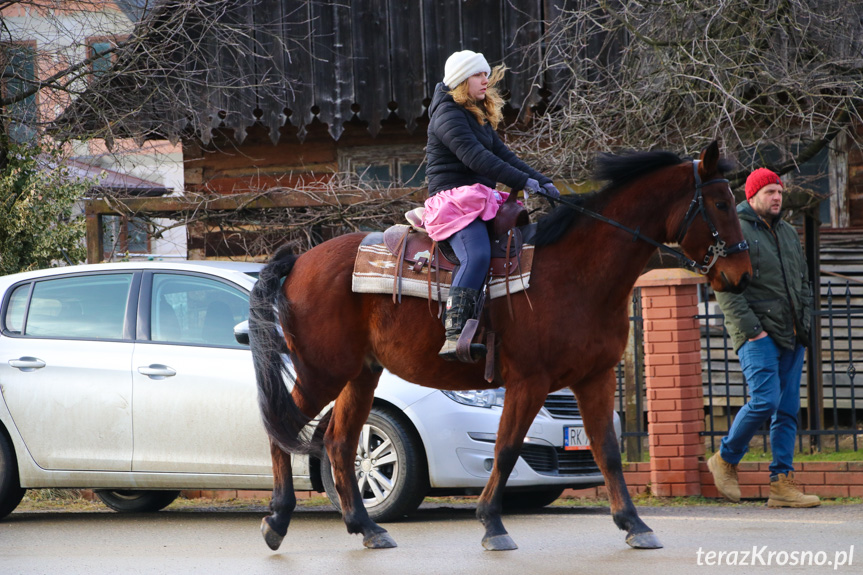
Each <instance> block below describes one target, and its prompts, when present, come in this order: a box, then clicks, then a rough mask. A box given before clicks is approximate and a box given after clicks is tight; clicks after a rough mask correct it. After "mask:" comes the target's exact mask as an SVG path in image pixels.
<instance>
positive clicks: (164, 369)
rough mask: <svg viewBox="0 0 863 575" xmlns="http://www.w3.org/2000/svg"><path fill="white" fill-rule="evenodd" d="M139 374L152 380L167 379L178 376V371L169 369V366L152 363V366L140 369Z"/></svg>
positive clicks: (144, 366) (143, 366)
mask: <svg viewBox="0 0 863 575" xmlns="http://www.w3.org/2000/svg"><path fill="white" fill-rule="evenodd" d="M138 373H140V374H141V375H146V376H147V377H149V378H151V379H165V378H166V377H173V376H175V375H177V370H176V369H174V368H172V367H168V366H167V365H162V364H161V363H151V364H150V365H142V366H141V367H139V368H138Z"/></svg>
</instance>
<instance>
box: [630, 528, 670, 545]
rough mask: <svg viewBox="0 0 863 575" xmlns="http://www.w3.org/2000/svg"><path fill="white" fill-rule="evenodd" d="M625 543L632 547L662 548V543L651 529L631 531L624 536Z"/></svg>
mask: <svg viewBox="0 0 863 575" xmlns="http://www.w3.org/2000/svg"><path fill="white" fill-rule="evenodd" d="M626 543H627V545H629V546H630V547H632V548H634V549H662V543H660V542H659V539H658V538H657V537H656V535H655V534H654V533H653V531H645V532H644V533H633V534H632V535H630V536H629V537H627V538H626Z"/></svg>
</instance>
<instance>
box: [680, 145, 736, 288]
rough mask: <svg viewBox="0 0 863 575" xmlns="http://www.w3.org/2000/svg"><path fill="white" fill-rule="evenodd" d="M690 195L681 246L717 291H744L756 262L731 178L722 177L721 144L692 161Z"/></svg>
mask: <svg viewBox="0 0 863 575" xmlns="http://www.w3.org/2000/svg"><path fill="white" fill-rule="evenodd" d="M688 181H689V182H691V183H690V187H689V189H693V188H694V194H693V195H691V196H689V197H688V199H687V202H688V203H687V206H686V207H685V208H684V207H683V202H681V211H682V210H683V209H686V212H685V213H684V215H683V217H682V218H681V219H679V220H678V219H677V218H674V220H675V221H679V222H680V223H679V225H678V231H677V234H676V235H677V241H678V243H679V244H680V248H681V249H682V250H683V252H684V253H685V254H686V255H687V256H688V257H690V258H692V259H693V260H694V261H695V262H696V263H698V267H697V271H699V272H700V273H702V274H704V275H705V276H706V277H707V279H708V281H709V282H710V286H711V287H712V288H713V289H714V290H716V291H730V292H733V293H740V292H742V291H743V290H745V289H746V287H747V286H748V285H749V281H750V279H751V277H752V264H751V262H750V261H749V251H748V246H747V244H746V241H745V240H744V238H743V231H742V230H741V228H740V220H739V219H738V218H737V209H736V203H735V201H734V195H733V194H732V193H731V188H730V186H729V185H728V180H727V179H725V178H723V177H722V168H721V166H720V161H719V144H718V143H717V142H715V141H714V142H713V143H711V144H710V145H709V146H708V147H707V148H705V149H704V151H702V152H701V157H700V159H699V160H696V161H694V162H692V168H691V169H690V171H689V175H688Z"/></svg>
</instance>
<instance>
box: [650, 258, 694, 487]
mask: <svg viewBox="0 0 863 575" xmlns="http://www.w3.org/2000/svg"><path fill="white" fill-rule="evenodd" d="M703 282H704V278H702V277H701V276H698V275H696V274H694V273H691V272H688V271H686V270H681V269H668V270H666V269H662V270H652V271H650V272H648V273H646V274H644V275H643V276H641V277H640V278H639V280H638V282H637V283H636V284H635V285H636V287H640V288H641V302H642V304H641V305H642V317H643V318H644V371H645V376H646V381H645V385H646V388H647V431H648V433H649V435H650V483H651V492H652V493H653V494H654V495H658V496H662V497H670V496H688V495H701V479H700V475H699V470H698V464H699V460H700V459H702V458H703V455H704V441H703V438H702V437H701V435H700V433H701V432H702V431H703V430H704V392H703V390H702V387H701V386H702V383H701V336H700V333H699V328H698V320H696V319H695V316H696V315H697V314H698V292H697V286H698V284H700V283H703Z"/></svg>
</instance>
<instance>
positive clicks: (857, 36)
mask: <svg viewBox="0 0 863 575" xmlns="http://www.w3.org/2000/svg"><path fill="white" fill-rule="evenodd" d="M543 42H544V43H545V46H546V51H545V52H544V53H545V60H544V62H543V67H542V70H541V73H544V74H546V77H552V78H553V79H554V81H553V83H554V84H555V85H554V91H553V94H552V96H551V99H550V102H549V107H548V113H546V114H544V115H539V116H538V117H536V118H535V120H534V122H533V123H532V125H531V126H530V129H529V130H528V131H527V132H526V134H525V135H527V136H529V137H528V138H526V139H524V140H522V142H521V146H520V148H521V150H522V152H523V153H526V154H530V153H531V151H535V150H538V149H539V150H542V149H547V148H548V146H550V145H553V146H554V147H555V150H556V151H557V153H555V154H553V155H552V154H542V153H539V154H536V157H537V161H544V162H546V165H547V167H548V168H549V169H550V170H553V171H554V172H556V173H557V174H560V175H564V176H566V177H571V178H584V177H586V174H587V169H588V167H589V166H590V163H591V158H592V157H593V156H594V155H595V153H596V152H598V151H607V150H611V149H620V148H631V149H651V148H663V149H670V150H676V151H681V152H686V153H689V154H696V153H697V152H698V151H699V150H700V149H701V148H702V147H703V146H704V145H705V144H706V143H707V142H709V141H710V140H713V139H716V138H719V139H721V141H723V143H724V145H725V147H726V153H727V154H728V155H729V156H732V157H737V158H739V159H740V160H741V162H742V164H743V168H744V169H743V170H741V172H740V173H738V174H735V176H734V177H735V180H736V182H735V183H740V181H741V180H742V178H743V177H745V170H746V169H747V168H749V167H750V166H755V165H767V166H770V167H771V168H772V169H774V170H776V171H778V172H780V173H784V172H788V171H790V170H792V169H794V168H795V167H796V166H797V165H799V164H801V163H804V162H805V161H806V160H808V159H811V158H812V157H813V156H814V155H815V154H816V153H817V152H818V151H820V150H821V149H822V148H823V147H824V146H826V145H827V144H828V142H830V141H831V140H832V139H833V138H834V137H835V136H836V134H837V133H838V132H839V131H840V130H842V129H844V128H847V127H849V126H851V125H852V124H853V123H855V122H857V123H859V122H860V121H861V104H863V52H861V49H863V2H861V1H860V0H756V1H749V2H738V1H736V0H663V1H661V2H658V1H653V0H633V1H622V0H598V1H597V0H577V1H575V2H571V3H570V4H569V9H566V10H563V11H562V12H561V14H560V16H559V17H558V18H557V19H556V20H555V21H554V22H552V23H551V26H550V27H549V29H548V32H547V34H546V37H545V38H544V39H543ZM849 134H850V135H851V136H852V137H853V132H851V133H849Z"/></svg>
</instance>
